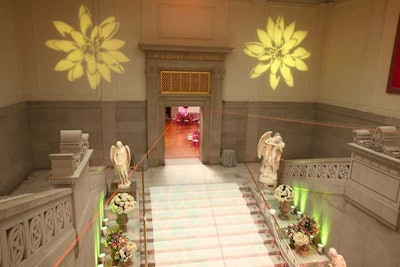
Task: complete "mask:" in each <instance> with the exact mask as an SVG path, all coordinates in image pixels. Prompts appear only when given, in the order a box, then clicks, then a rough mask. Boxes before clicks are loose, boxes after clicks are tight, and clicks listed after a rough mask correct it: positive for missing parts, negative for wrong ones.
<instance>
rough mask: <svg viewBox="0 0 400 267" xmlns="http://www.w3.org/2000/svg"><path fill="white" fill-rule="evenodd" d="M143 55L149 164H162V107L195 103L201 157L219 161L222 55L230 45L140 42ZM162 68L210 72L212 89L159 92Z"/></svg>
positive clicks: (163, 124) (163, 141) (163, 112)
mask: <svg viewBox="0 0 400 267" xmlns="http://www.w3.org/2000/svg"><path fill="white" fill-rule="evenodd" d="M140 47H141V49H142V50H143V51H144V52H145V54H146V92H147V147H148V148H149V149H150V148H151V149H152V150H151V152H150V153H149V154H148V162H149V166H160V165H164V163H165V154H164V152H165V151H164V149H165V148H164V144H165V138H164V135H163V131H164V126H165V107H168V106H198V107H201V109H202V123H201V125H200V127H201V133H202V134H201V140H200V160H201V161H202V162H203V163H209V164H219V160H220V150H221V127H222V91H223V78H224V73H225V67H224V65H225V57H226V55H227V54H228V53H230V52H231V50H232V49H231V48H224V47H218V48H215V47H187V46H171V45H146V44H141V45H140ZM162 70H179V71H208V72H210V73H211V90H210V93H209V94H207V95H200V94H198V95H197V94H180V95H176V94H172V95H169V94H161V93H160V73H161V71H162Z"/></svg>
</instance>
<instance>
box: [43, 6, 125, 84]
mask: <svg viewBox="0 0 400 267" xmlns="http://www.w3.org/2000/svg"><path fill="white" fill-rule="evenodd" d="M79 20H80V32H79V31H77V30H75V29H74V28H73V27H72V26H70V25H68V24H67V23H65V22H62V21H59V20H56V21H54V26H55V27H56V29H57V31H58V32H59V33H60V34H61V35H62V36H63V37H68V38H70V39H71V40H48V41H46V43H45V44H46V46H47V47H49V48H51V49H54V50H57V51H62V52H65V53H68V54H67V57H66V58H65V59H62V60H60V61H59V62H58V63H57V64H56V66H55V71H68V76H67V79H68V81H71V82H72V81H75V80H76V79H79V78H81V77H82V76H83V75H84V74H85V72H86V76H87V79H88V81H89V84H90V87H91V88H92V89H96V88H97V86H98V85H99V84H100V81H101V78H103V79H105V80H106V81H108V82H111V71H114V72H117V73H120V74H122V73H124V71H125V70H124V67H123V66H122V65H121V64H120V63H121V62H128V61H129V58H127V57H126V56H125V55H124V54H123V53H121V52H120V51H118V49H120V48H121V47H123V46H124V45H125V41H123V40H119V39H112V38H113V37H114V35H115V34H116V32H117V30H118V27H119V22H117V21H116V20H115V17H108V18H106V19H105V20H103V22H101V23H100V25H93V21H92V16H91V14H90V11H89V9H88V8H87V7H86V6H84V5H81V6H80V8H79Z"/></svg>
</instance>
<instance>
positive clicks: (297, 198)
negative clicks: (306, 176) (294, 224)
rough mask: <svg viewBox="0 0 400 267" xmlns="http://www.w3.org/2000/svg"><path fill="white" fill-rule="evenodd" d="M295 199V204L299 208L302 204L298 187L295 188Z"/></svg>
mask: <svg viewBox="0 0 400 267" xmlns="http://www.w3.org/2000/svg"><path fill="white" fill-rule="evenodd" d="M293 189H294V199H293V203H294V205H295V206H296V207H298V206H299V203H300V190H299V188H298V187H294V188H293Z"/></svg>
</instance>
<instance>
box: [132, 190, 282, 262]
mask: <svg viewBox="0 0 400 267" xmlns="http://www.w3.org/2000/svg"><path fill="white" fill-rule="evenodd" d="M141 212H143V211H141ZM145 215H146V218H147V241H148V243H147V250H148V266H185V267H191V266H196V267H197V266H199V267H200V266H201V267H203V266H212V267H218V266H234V267H238V266H246V267H253V266H266V267H268V266H286V264H285V262H284V260H283V259H282V258H281V256H280V252H279V250H278V247H277V246H276V245H275V244H274V243H275V240H274V239H273V238H272V236H271V235H270V234H269V229H268V227H267V226H266V225H265V223H264V220H263V217H262V215H261V211H260V210H259V208H258V207H257V206H256V204H255V200H254V199H253V197H252V194H251V192H250V189H249V188H248V187H247V186H246V184H244V183H242V184H240V183H220V184H196V185H179V186H162V187H149V188H147V189H146V192H145ZM141 225H142V224H141ZM142 231H143V228H142V229H141V232H142ZM140 236H141V237H142V238H143V236H144V235H143V233H141V234H140ZM141 241H142V242H141V243H142V244H143V240H141ZM141 262H142V266H144V265H143V262H144V260H143V259H142V260H141Z"/></svg>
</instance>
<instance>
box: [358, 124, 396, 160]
mask: <svg viewBox="0 0 400 267" xmlns="http://www.w3.org/2000/svg"><path fill="white" fill-rule="evenodd" d="M353 143H355V144H358V145H360V146H363V147H366V148H369V149H372V150H374V151H376V152H380V153H384V154H386V155H389V156H392V157H395V158H400V134H399V131H397V128H396V127H394V126H379V127H377V128H376V129H375V132H374V134H373V135H371V132H370V131H369V130H353Z"/></svg>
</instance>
